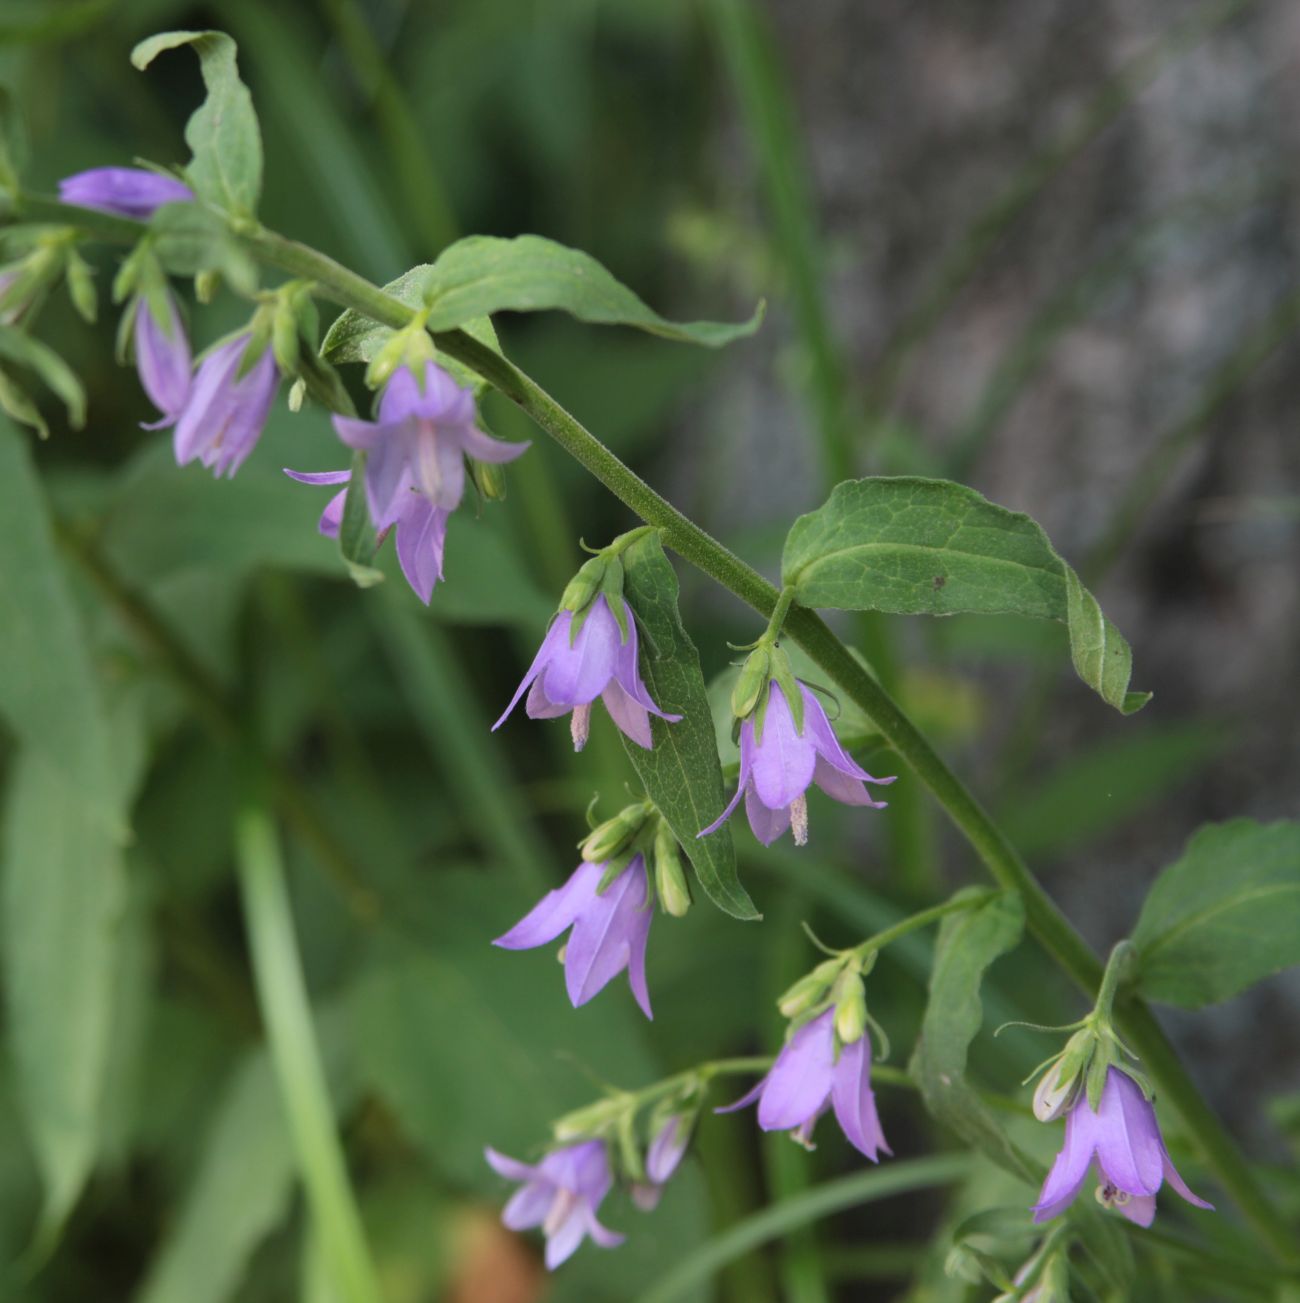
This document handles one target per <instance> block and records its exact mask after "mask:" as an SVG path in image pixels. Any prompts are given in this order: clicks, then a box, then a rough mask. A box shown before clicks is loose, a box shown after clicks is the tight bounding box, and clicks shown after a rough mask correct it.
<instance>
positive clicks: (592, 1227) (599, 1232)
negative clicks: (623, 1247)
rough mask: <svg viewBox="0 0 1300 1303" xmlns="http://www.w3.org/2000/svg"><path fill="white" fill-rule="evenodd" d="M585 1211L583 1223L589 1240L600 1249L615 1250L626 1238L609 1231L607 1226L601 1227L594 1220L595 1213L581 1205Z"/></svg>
mask: <svg viewBox="0 0 1300 1303" xmlns="http://www.w3.org/2000/svg"><path fill="white" fill-rule="evenodd" d="M583 1207H584V1209H585V1213H586V1215H585V1217H584V1219H583V1220H584V1222H585V1223H586V1225H585V1229H586V1232H587V1234H588V1235H589V1236H591V1238H592V1239H593V1240H594V1241H595V1242H596V1243H597V1244H599V1245H600V1247H601V1248H602V1249H616V1248H618V1246H619V1245H620V1244H622V1243H623V1240H624V1239H625V1238H626V1237H625V1236H623V1235H620V1234H619V1233H618V1232H617V1231H611V1230H610V1229H609V1227H608V1226H602V1225H601V1224H600V1222H599V1221H598V1220H597V1219H596V1214H595V1212H594V1211H593V1210H592V1209H591V1207H590V1206H588V1205H585V1204H584V1205H583Z"/></svg>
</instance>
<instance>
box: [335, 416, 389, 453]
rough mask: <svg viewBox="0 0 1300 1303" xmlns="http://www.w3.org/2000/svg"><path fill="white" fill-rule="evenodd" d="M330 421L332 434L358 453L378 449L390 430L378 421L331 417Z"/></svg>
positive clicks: (351, 417)
mask: <svg viewBox="0 0 1300 1303" xmlns="http://www.w3.org/2000/svg"><path fill="white" fill-rule="evenodd" d="M330 420H331V423H332V424H333V426H334V433H335V434H337V435H338V437H339V438H340V439H342V440H343V442H344V443H346V444H347V446H348V447H349V448H356V449H357V450H358V451H360V452H369V451H370V450H371V449H372V448H375V447H378V446H379V444H381V443H383V442H384V441H385V439H386V438H387V437H388V433H389V430H390V429H391V428H392V427H391V426H389V425H383V424H381V423H380V422H378V421H362V420H358V419H357V418H356V417H355V416H333V417H331V418H330Z"/></svg>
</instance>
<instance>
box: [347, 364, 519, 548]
mask: <svg viewBox="0 0 1300 1303" xmlns="http://www.w3.org/2000/svg"><path fill="white" fill-rule="evenodd" d="M334 429H335V432H336V433H337V434H338V436H339V438H340V439H342V440H343V442H344V443H346V444H347V445H348V447H350V448H358V449H363V450H364V451H365V452H366V453H367V454H368V456H367V458H366V501H367V503H368V504H369V507H370V517H371V519H372V520H373V521H374V524H375V528H376V529H378V530H385V529H387V528H388V527H389V526H390V525H394V524H396V523H397V521H398V520H399V519H400V518H401V517H402V516H403V515H404V514H405V513H406V511H407V510H408V507H409V502H408V499H409V497H410V495H411V493H412V492H414V493H418V494H420V495H422V496H423V497H424V498H426V499H427V500H428V502H429V504H430V505H431V506H432V507H435V508H438V509H439V510H441V511H443V512H450V511H455V509H456V508H457V507H458V506H459V505H460V500H461V497H462V496H463V495H464V492H465V458H466V457H467V456H468V457H473V458H474V459H475V460H476V461H482V462H508V461H513V460H514V459H515V458H516V457H518V456H520V455H521V454H522V453H524V452H525V451H526V450H527V448H528V446H529V445H528V444H526V443H505V442H503V441H502V440H500V439H493V438H491V437H490V436H489V435H486V434H484V433H483V432H482V431H481V430H479V429H478V428H477V427H476V426H475V424H474V394H473V392H472V391H471V390H469V389H462V388H461V387H460V385H458V384H457V383H456V382H455V381H454V380H453V379H452V378H451V376H449V375H448V374H447V372H446V371H444V370H443V369H442V368H441V367H440V366H438V365H437V364H436V363H434V362H432V361H430V362H426V363H425V367H424V385H423V388H421V386H420V384H419V382H418V381H417V379H416V376H415V374H414V372H412V371H411V370H410V369H409V368H408V367H402V368H400V369H399V370H397V371H395V372H394V373H393V376H392V379H391V380H389V382H388V384H387V385H386V386H385V388H384V392H383V394H382V395H381V397H380V399H379V419H378V420H377V421H361V420H357V419H356V418H354V417H348V416H336V417H335V418H334Z"/></svg>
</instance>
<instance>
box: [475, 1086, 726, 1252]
mask: <svg viewBox="0 0 1300 1303" xmlns="http://www.w3.org/2000/svg"><path fill="white" fill-rule="evenodd" d="M701 1093H702V1085H701V1083H699V1082H697V1081H694V1080H692V1079H689V1078H688V1079H687V1081H686V1082H685V1083H684V1084H682V1085H681V1086H679V1087H677V1088H676V1089H674V1090H673V1091H672V1093H671V1094H670V1095H668V1096H665V1097H661V1098H660V1099H659V1101H658V1103H657V1104H656V1105H655V1107H654V1108H653V1109H652V1110H650V1112H649V1114H648V1117H647V1119H646V1121H645V1122H644V1123H642V1122H641V1121H640V1120H639V1119H640V1115H641V1113H642V1107H643V1103H644V1097H642V1096H638V1095H633V1094H627V1093H625V1092H611V1094H610V1095H609V1096H608V1097H607V1098H605V1099H603V1100H599V1101H598V1102H597V1103H595V1104H592V1105H589V1106H588V1107H586V1108H583V1109H579V1110H578V1111H577V1112H574V1113H570V1114H568V1115H566V1116H565V1117H563V1118H561V1119H559V1121H557V1122H556V1123H555V1127H554V1131H555V1141H556V1145H555V1147H554V1148H553V1149H551V1150H550V1152H549V1153H547V1154H546V1156H545V1157H544V1158H543V1159H542V1160H541V1162H540V1163H537V1164H535V1165H533V1164H529V1163H521V1162H518V1161H516V1160H515V1159H513V1158H507V1157H506V1156H505V1155H504V1154H500V1153H498V1152H497V1151H496V1150H494V1149H488V1150H487V1151H486V1154H487V1160H488V1162H489V1163H490V1164H491V1166H492V1168H493V1170H495V1171H496V1172H498V1173H499V1174H500V1175H501V1176H504V1177H506V1178H507V1179H508V1180H512V1181H521V1182H523V1184H522V1186H521V1187H520V1189H518V1190H517V1191H516V1192H515V1193H514V1195H513V1196H512V1197H511V1199H510V1201H509V1202H508V1203H507V1204H506V1206H505V1209H504V1210H503V1212H502V1214H501V1220H502V1222H503V1223H504V1224H505V1225H506V1226H507V1227H509V1228H510V1229H511V1230H528V1229H531V1228H532V1227H535V1226H540V1227H541V1228H542V1232H543V1234H544V1235H545V1236H546V1265H547V1267H549V1268H550V1269H552V1270H554V1269H555V1268H556V1267H558V1266H559V1265H560V1264H561V1263H562V1262H564V1261H565V1260H566V1259H567V1258H569V1257H570V1256H571V1255H572V1254H573V1253H574V1251H575V1250H576V1249H577V1248H578V1246H579V1245H580V1244H581V1243H582V1241H583V1239H584V1238H587V1237H590V1238H591V1239H592V1240H593V1241H594V1242H595V1243H597V1244H599V1245H600V1246H601V1247H602V1248H606V1249H609V1248H614V1247H615V1246H617V1245H619V1244H621V1243H622V1242H623V1236H622V1235H620V1234H619V1233H618V1232H616V1231H611V1230H609V1229H608V1227H606V1226H603V1225H602V1224H601V1223H600V1221H599V1220H598V1219H597V1217H596V1214H597V1212H598V1211H599V1208H600V1205H601V1203H602V1201H603V1200H604V1198H605V1196H606V1195H607V1194H608V1193H609V1192H610V1190H611V1189H612V1188H613V1186H614V1184H615V1182H616V1181H617V1182H618V1183H619V1184H621V1185H623V1186H625V1187H626V1189H627V1191H628V1193H629V1194H630V1195H631V1197H632V1201H633V1203H635V1204H636V1206H637V1207H638V1208H640V1209H641V1210H642V1211H643V1212H650V1211H652V1210H653V1209H654V1208H655V1207H657V1206H658V1203H659V1200H660V1198H661V1197H662V1194H663V1189H664V1186H665V1185H666V1184H667V1182H668V1180H669V1179H670V1178H671V1177H672V1175H673V1173H674V1172H675V1171H676V1170H677V1168H678V1166H679V1165H680V1164H681V1161H682V1158H683V1157H684V1156H685V1154H686V1150H687V1148H688V1147H689V1145H690V1142H691V1135H692V1133H693V1132H694V1130H695V1121H696V1118H697V1117H698V1116H699V1109H700V1103H699V1101H700V1097H701Z"/></svg>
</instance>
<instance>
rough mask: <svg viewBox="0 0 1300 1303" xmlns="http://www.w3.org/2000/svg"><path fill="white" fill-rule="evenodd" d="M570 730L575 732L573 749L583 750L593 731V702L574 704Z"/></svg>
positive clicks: (570, 718)
mask: <svg viewBox="0 0 1300 1303" xmlns="http://www.w3.org/2000/svg"><path fill="white" fill-rule="evenodd" d="M569 732H570V733H572V734H573V749H574V750H575V751H581V750H582V748H583V747H585V746H586V745H587V737H588V735H589V734H590V732H591V703H590V702H587V703H586V704H585V705H581V706H574V708H573V714H572V715H571V716H570V717H569Z"/></svg>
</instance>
